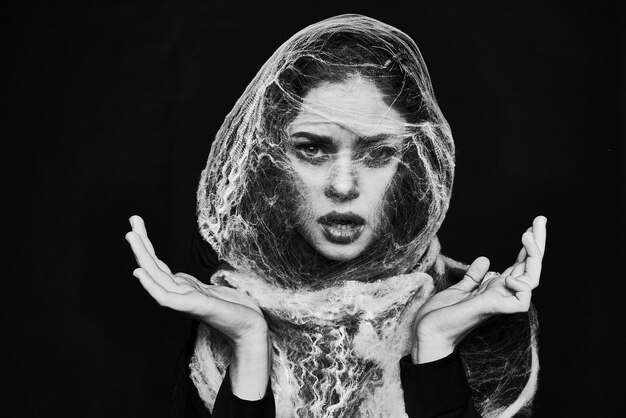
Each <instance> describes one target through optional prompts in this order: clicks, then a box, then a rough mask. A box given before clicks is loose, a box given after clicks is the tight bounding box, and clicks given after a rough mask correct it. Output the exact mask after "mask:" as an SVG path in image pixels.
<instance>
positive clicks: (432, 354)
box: [411, 332, 457, 364]
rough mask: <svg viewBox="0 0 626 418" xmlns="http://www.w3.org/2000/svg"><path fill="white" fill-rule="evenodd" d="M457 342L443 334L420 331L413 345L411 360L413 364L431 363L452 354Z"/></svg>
mask: <svg viewBox="0 0 626 418" xmlns="http://www.w3.org/2000/svg"><path fill="white" fill-rule="evenodd" d="M456 346H457V342H456V341H454V340H453V339H450V338H447V337H445V336H443V335H438V334H435V333H425V332H421V333H420V332H418V333H417V334H416V338H415V339H414V341H413V343H412V345H411V361H412V362H413V364H422V363H429V362H431V361H435V360H439V359H441V358H444V357H446V356H448V355H450V354H451V353H452V352H453V351H454V350H455V349H456Z"/></svg>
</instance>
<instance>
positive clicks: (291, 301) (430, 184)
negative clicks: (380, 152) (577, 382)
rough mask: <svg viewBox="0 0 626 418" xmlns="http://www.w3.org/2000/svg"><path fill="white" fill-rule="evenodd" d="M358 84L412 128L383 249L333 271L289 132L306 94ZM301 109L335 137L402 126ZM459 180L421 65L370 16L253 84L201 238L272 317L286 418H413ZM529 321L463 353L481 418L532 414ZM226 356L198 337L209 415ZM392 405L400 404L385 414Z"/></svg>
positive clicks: (277, 62)
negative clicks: (406, 366)
mask: <svg viewBox="0 0 626 418" xmlns="http://www.w3.org/2000/svg"><path fill="white" fill-rule="evenodd" d="M354 78H360V79H364V80H367V81H369V82H370V83H372V84H373V85H375V86H376V87H377V88H378V89H379V90H380V91H381V92H382V94H383V97H384V101H385V103H386V104H387V105H388V106H389V108H390V109H394V110H395V111H397V112H398V113H399V114H401V115H402V117H403V120H404V123H399V122H397V121H394V122H393V124H394V126H393V132H397V134H396V136H397V139H398V141H397V143H399V144H401V145H400V149H399V150H398V152H397V154H396V156H395V157H394V158H397V159H398V161H399V164H398V169H397V171H396V173H395V175H394V178H393V180H392V182H391V184H390V185H389V187H388V189H387V190H386V192H385V198H384V203H383V205H384V207H383V208H382V210H381V213H382V214H383V215H382V217H383V218H384V219H383V220H382V221H381V224H380V226H379V231H378V237H377V238H378V239H377V240H376V241H375V242H374V243H373V244H372V245H370V246H369V247H368V248H367V249H366V250H365V251H364V252H363V253H362V254H360V255H359V256H357V257H356V258H355V259H352V260H350V261H331V260H327V259H325V258H324V257H322V256H320V255H319V254H317V253H316V251H315V250H314V249H313V248H312V247H311V246H310V245H309V244H307V242H306V241H305V240H304V239H303V238H302V236H301V235H300V232H299V227H300V219H301V218H302V217H303V216H304V215H303V214H302V201H303V200H304V199H305V197H304V196H303V194H302V193H303V192H302V188H301V184H300V183H299V179H298V175H297V174H296V173H295V171H294V169H293V167H292V166H291V164H290V161H289V159H288V158H287V155H286V153H287V151H288V147H289V140H288V137H287V134H286V132H287V127H288V125H289V123H290V122H292V121H293V120H294V119H295V117H296V116H297V115H298V114H299V112H301V111H303V110H305V107H306V106H309V105H308V104H307V103H308V102H306V100H305V97H306V95H307V93H308V92H309V91H310V90H311V89H313V88H315V87H318V86H319V85H321V84H322V83H340V82H344V81H346V80H350V79H354ZM306 110H308V111H312V112H317V114H318V115H320V116H322V117H326V116H328V117H329V118H331V117H332V122H333V123H336V124H338V125H342V124H344V123H345V124H352V126H354V125H355V124H357V125H359V126H360V127H362V128H368V127H377V126H381V125H382V124H389V123H391V122H390V121H389V120H388V119H386V118H385V117H373V116H372V115H368V114H353V113H346V114H343V115H342V114H339V116H338V112H337V109H328V108H326V109H325V108H324V104H323V103H316V106H314V108H313V107H308V108H306ZM331 115H332V116H331ZM390 128H391V126H390ZM375 151H376V150H375V149H374V150H372V155H376V153H375ZM453 177H454V143H453V140H452V135H451V131H450V127H449V125H448V123H447V122H446V120H445V118H444V116H443V114H442V113H441V110H440V109H439V106H438V105H437V102H436V100H435V96H434V93H433V89H432V86H431V83H430V78H429V76H428V72H427V69H426V65H425V63H424V60H423V59H422V56H421V54H420V52H419V50H418V48H417V46H416V45H415V43H414V42H413V40H412V39H411V38H410V37H409V36H407V35H406V34H404V33H403V32H401V31H400V30H398V29H396V28H394V27H391V26H389V25H386V24H384V23H382V22H379V21H377V20H374V19H371V18H368V17H365V16H360V15H342V16H337V17H333V18H330V19H327V20H324V21H322V22H319V23H316V24H313V25H311V26H309V27H307V28H305V29H303V30H301V31H300V32H298V33H296V34H295V35H294V36H293V37H291V38H290V39H289V40H287V41H286V42H285V43H284V44H283V45H281V46H280V47H279V48H278V50H276V52H275V53H274V54H273V55H272V56H271V57H270V58H269V60H268V61H267V62H266V63H265V64H264V65H263V67H262V68H261V69H260V71H259V72H258V73H257V75H256V76H255V77H254V79H253V80H252V82H251V83H250V84H249V85H248V87H247V88H246V90H245V91H244V93H243V94H242V96H241V98H240V99H239V100H238V101H237V103H236V104H235V106H234V107H233V109H232V111H231V112H230V113H229V114H228V115H227V116H226V118H225V120H224V123H223V125H222V126H221V128H220V130H219V131H218V133H217V135H216V137H215V140H214V142H213V144H212V147H211V152H210V155H209V160H208V163H207V166H206V168H205V170H204V171H203V172H202V176H201V180H200V185H199V188H198V194H197V199H198V207H197V211H198V225H199V228H200V232H201V234H202V236H203V237H204V239H205V240H206V241H208V242H209V243H210V244H211V246H212V247H213V248H214V249H215V251H216V252H217V254H218V256H219V258H220V259H221V260H224V261H226V262H227V263H228V264H229V265H230V266H231V267H232V268H233V270H234V271H236V273H228V272H226V273H224V272H222V273H220V274H218V275H216V276H215V278H214V282H216V283H219V284H222V285H229V286H232V287H235V288H238V289H240V290H242V291H245V292H247V293H248V294H249V295H250V296H251V297H253V299H255V300H256V302H257V303H258V304H259V306H260V307H261V309H262V310H263V312H264V314H265V315H266V318H267V319H268V323H269V325H270V328H271V329H272V332H273V344H274V350H275V351H274V355H275V362H274V366H273V372H272V381H273V385H274V386H273V389H274V393H275V396H276V399H277V408H278V409H277V411H278V415H279V416H294V415H297V416H328V417H334V416H403V409H402V405H403V404H402V398H401V396H402V393H401V390H400V387H399V380H398V379H399V378H398V373H397V370H396V369H397V364H396V363H395V362H396V361H397V360H398V359H399V357H398V356H401V355H403V354H406V352H407V350H408V330H409V327H410V319H411V318H412V315H414V313H415V311H416V310H417V309H418V308H419V306H421V303H423V301H424V300H425V299H426V298H428V297H429V296H430V295H431V294H432V292H434V291H435V289H437V290H441V289H442V288H445V287H447V286H448V285H450V284H451V283H452V282H454V280H455V278H454V277H453V272H454V271H457V272H458V271H459V270H461V269H462V268H463V266H462V265H459V264H458V263H455V262H453V261H451V260H449V259H447V258H445V257H443V256H441V255H440V253H439V248H440V247H439V243H438V241H437V238H436V232H437V230H438V229H439V227H440V225H441V223H442V221H443V219H444V217H445V213H446V211H447V208H448V204H449V201H450V196H451V189H452V183H453ZM273 295H275V296H273ZM377 300H378V301H379V302H380V303H379V304H377V303H375V301H377ZM281 301H284V303H283V302H281ZM364 301H368V302H367V303H364ZM329 318H331V319H332V321H330V320H329ZM530 319H531V320H530V321H529V319H528V316H526V315H517V316H508V317H503V318H499V319H497V320H496V321H490V322H489V323H488V324H486V325H485V326H484V327H481V328H479V329H478V330H476V332H474V333H473V334H470V336H468V337H466V339H465V340H464V343H463V345H462V346H461V355H462V358H463V360H464V363H465V366H466V370H467V372H468V377H469V381H470V385H471V387H472V390H473V393H474V399H475V402H476V404H477V406H478V408H479V410H480V412H481V413H482V414H483V416H512V415H513V414H515V413H517V412H519V411H520V410H522V409H524V408H525V407H526V406H527V405H528V404H529V402H530V401H531V400H532V397H533V395H534V390H535V386H536V380H537V370H538V366H537V359H536V343H535V329H536V321H535V317H534V314H532V313H531V318H530ZM329 321H330V322H329ZM228 358H229V357H228V347H227V345H226V344H225V342H224V340H223V338H220V336H219V335H216V333H214V332H213V331H211V330H209V329H208V328H201V331H200V333H199V338H198V342H197V345H196V353H195V356H194V359H193V360H192V364H191V370H192V378H193V380H194V383H195V384H196V386H197V387H198V390H199V392H200V394H201V396H202V397H203V399H204V401H205V403H206V404H207V406H209V407H211V406H212V402H213V400H214V397H215V392H216V390H217V387H218V385H219V382H220V381H221V376H223V374H224V372H225V367H226V365H227V364H226V363H227V359H228ZM385 399H387V400H395V401H397V402H396V404H398V403H400V404H399V405H400V406H398V405H395V406H393V408H396V409H393V408H392V407H390V406H385V405H383V404H389V403H390V402H386V401H385ZM378 401H380V402H378ZM391 403H393V402H391ZM281 408H282V409H281ZM389 408H392V409H389ZM398 408H399V409H398ZM281 411H282V412H281ZM398 411H400V412H398ZM354 414H356V415H354ZM390 414H391V415H390Z"/></svg>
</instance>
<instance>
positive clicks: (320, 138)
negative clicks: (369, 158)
mask: <svg viewBox="0 0 626 418" xmlns="http://www.w3.org/2000/svg"><path fill="white" fill-rule="evenodd" d="M291 136H292V137H294V136H300V137H303V138H306V139H308V140H310V141H315V142H317V143H319V144H323V145H330V144H332V143H333V138H332V137H331V136H327V135H319V134H314V133H311V132H304V131H299V132H294V133H293V134H291ZM390 137H391V135H388V134H378V135H372V136H360V137H358V138H357V139H356V141H355V142H356V145H357V146H358V145H370V144H372V143H374V142H380V141H385V140H388V139H389V138H390Z"/></svg>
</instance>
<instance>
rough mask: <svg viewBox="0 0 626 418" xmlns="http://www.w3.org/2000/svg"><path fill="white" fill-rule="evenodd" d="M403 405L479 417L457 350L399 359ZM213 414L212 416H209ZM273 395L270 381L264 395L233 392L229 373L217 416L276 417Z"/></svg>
mask: <svg viewBox="0 0 626 418" xmlns="http://www.w3.org/2000/svg"><path fill="white" fill-rule="evenodd" d="M400 379H401V381H402V389H403V391H404V405H405V408H406V413H407V415H408V416H409V417H417V418H422V417H438V418H479V417H480V416H479V415H478V414H477V413H476V411H475V410H474V405H473V403H472V397H471V391H470V388H469V386H468V384H467V379H466V377H465V371H464V370H463V365H462V364H461V359H460V357H459V354H458V352H457V351H455V352H454V353H452V354H450V355H449V356H447V357H444V358H442V359H440V360H436V361H433V362H431V363H425V364H419V365H415V364H413V363H412V362H411V357H410V356H408V355H407V356H405V357H403V358H402V359H401V360H400ZM208 416H210V415H208ZM275 416H276V410H275V405H274V395H273V394H272V390H271V386H270V385H269V384H268V387H267V390H266V392H265V396H264V397H263V398H262V399H260V400H258V401H246V400H243V399H239V398H238V397H236V396H235V395H233V393H232V390H231V387H230V378H229V377H228V374H226V376H225V378H224V381H223V382H222V386H221V387H220V390H219V392H218V394H217V398H216V399H215V407H214V411H213V417H214V418H235V417H237V418H273V417H275Z"/></svg>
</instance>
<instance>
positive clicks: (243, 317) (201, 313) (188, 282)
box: [126, 217, 267, 342]
mask: <svg viewBox="0 0 626 418" xmlns="http://www.w3.org/2000/svg"><path fill="white" fill-rule="evenodd" d="M131 220H132V224H133V231H132V232H129V233H128V234H127V235H126V239H127V240H128V242H129V243H130V245H131V248H132V250H133V253H134V254H135V257H136V259H137V263H138V264H139V266H140V268H138V269H136V270H135V271H134V273H133V274H134V275H135V276H137V277H138V278H139V280H140V281H141V284H142V285H143V286H144V288H145V289H146V290H147V291H148V293H150V295H151V296H152V297H153V298H154V299H155V300H156V301H157V302H158V303H159V304H160V305H162V306H166V307H168V308H171V309H174V310H177V311H180V312H183V313H187V314H189V315H191V316H193V317H195V318H196V319H198V320H200V321H202V322H204V323H206V324H208V325H210V326H212V327H214V328H216V329H217V330H219V331H220V332H222V333H223V334H224V335H225V336H226V337H227V338H229V339H231V340H232V341H235V342H236V341H239V340H241V339H243V338H245V337H247V336H249V335H252V334H262V333H264V332H265V331H266V329H267V324H266V322H265V319H264V318H263V314H262V313H261V310H260V309H259V307H258V306H257V305H256V304H255V303H254V301H253V300H252V299H250V298H249V297H248V296H247V295H245V294H243V293H241V292H238V291H237V290H235V289H231V288H227V287H223V286H213V285H206V284H204V283H202V282H200V281H199V280H198V279H196V278H195V277H193V276H190V275H188V274H185V273H177V274H172V272H171V271H170V269H169V267H168V266H167V265H166V264H165V263H164V262H162V261H161V260H159V259H158V258H157V257H156V255H155V252H154V248H153V247H152V244H151V242H150V240H149V239H148V236H147V232H146V230H145V226H144V224H143V220H142V219H141V218H140V217H133V218H132V219H131Z"/></svg>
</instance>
